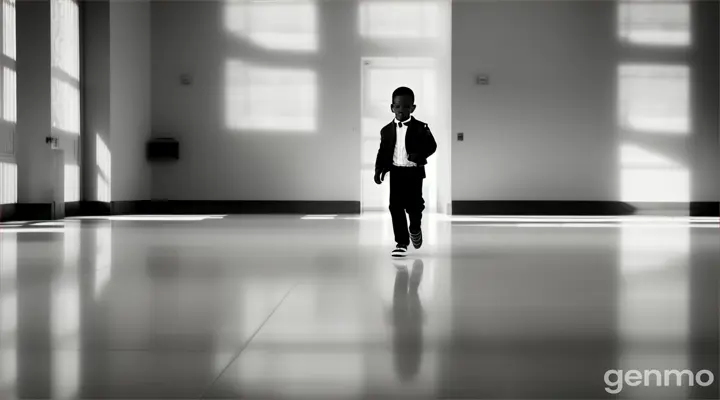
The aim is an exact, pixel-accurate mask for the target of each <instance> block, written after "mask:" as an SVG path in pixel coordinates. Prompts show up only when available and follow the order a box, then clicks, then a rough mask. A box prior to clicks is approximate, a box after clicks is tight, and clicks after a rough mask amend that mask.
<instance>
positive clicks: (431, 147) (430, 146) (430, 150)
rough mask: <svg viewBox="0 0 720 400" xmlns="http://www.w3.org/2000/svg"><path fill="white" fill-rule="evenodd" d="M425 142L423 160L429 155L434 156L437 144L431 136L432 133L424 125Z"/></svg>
mask: <svg viewBox="0 0 720 400" xmlns="http://www.w3.org/2000/svg"><path fill="white" fill-rule="evenodd" d="M424 130H425V140H426V142H425V143H426V144H427V149H426V151H427V155H426V156H425V158H428V157H430V156H431V155H433V154H435V151H436V150H437V142H435V137H434V136H433V134H432V132H430V127H429V126H427V124H425V129H424Z"/></svg>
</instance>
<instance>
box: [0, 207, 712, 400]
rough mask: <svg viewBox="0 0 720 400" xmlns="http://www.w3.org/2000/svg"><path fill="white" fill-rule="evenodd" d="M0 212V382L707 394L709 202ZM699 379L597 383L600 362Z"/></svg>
mask: <svg viewBox="0 0 720 400" xmlns="http://www.w3.org/2000/svg"><path fill="white" fill-rule="evenodd" d="M391 229H392V227H391V223H390V221H389V218H388V216H387V215H386V213H380V214H364V215H362V216H333V215H326V216H301V215H299V216H140V217H113V218H83V219H68V220H65V221H53V222H45V223H33V222H19V223H17V222H13V223H5V224H2V225H0V261H1V264H0V268H1V269H0V274H1V275H0V399H3V400H4V399H8V400H12V399H16V398H23V399H45V398H57V399H75V398H87V399H109V398H112V399H200V398H207V399H217V398H223V399H230V398H243V399H246V398H252V399H256V398H257V399H376V398H377V399H393V398H403V399H425V398H433V399H434V398H443V399H455V398H457V399H461V398H462V399H470V398H476V399H495V398H501V399H520V398H527V399H540V398H543V399H549V398H562V399H570V398H573V399H575V398H577V399H598V398H620V397H621V398H647V399H658V398H672V399H683V398H708V399H709V398H718V397H719V396H718V386H717V380H718V379H720V376H718V268H720V231H719V229H718V220H717V218H715V219H712V218H696V219H690V218H650V217H627V218H608V217H598V218H577V217H567V218H551V217H448V216H442V215H429V216H426V218H425V220H424V231H425V240H426V243H425V245H424V246H423V248H422V249H420V250H411V254H410V256H409V257H408V259H406V260H402V261H398V260H393V259H392V258H391V257H390V250H391V249H392V247H393V243H392V232H391ZM613 369H614V370H629V369H637V370H648V369H654V370H661V371H663V370H672V369H677V370H684V369H688V370H692V371H695V372H697V371H699V370H708V371H712V372H713V373H714V376H715V382H714V383H713V384H712V385H710V386H708V387H703V386H701V385H697V384H696V385H695V386H693V387H688V386H687V385H684V386H683V385H681V386H680V387H678V386H677V385H673V386H670V387H652V386H650V387H647V386H643V385H641V386H637V387H631V386H628V385H625V386H624V387H623V388H622V391H621V393H620V394H619V395H614V394H610V393H608V392H607V391H606V390H605V389H606V388H607V387H608V385H607V384H606V382H605V381H604V374H605V373H606V372H607V371H608V370H613Z"/></svg>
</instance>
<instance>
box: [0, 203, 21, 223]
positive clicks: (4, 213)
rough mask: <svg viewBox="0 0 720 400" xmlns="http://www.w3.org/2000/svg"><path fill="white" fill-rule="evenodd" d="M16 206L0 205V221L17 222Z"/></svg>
mask: <svg viewBox="0 0 720 400" xmlns="http://www.w3.org/2000/svg"><path fill="white" fill-rule="evenodd" d="M16 214H17V204H0V221H3V222H4V221H19V219H16V218H15V215H16Z"/></svg>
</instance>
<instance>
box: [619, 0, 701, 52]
mask: <svg viewBox="0 0 720 400" xmlns="http://www.w3.org/2000/svg"><path fill="white" fill-rule="evenodd" d="M690 23H691V21H690V4H689V2H688V1H687V0H662V1H657V0H640V1H637V0H636V1H627V0H625V1H622V2H621V3H620V4H619V7H618V32H619V35H620V39H621V40H622V41H624V42H627V43H631V44H637V45H649V46H687V45H689V44H690V42H691V33H690V32H691V31H690Z"/></svg>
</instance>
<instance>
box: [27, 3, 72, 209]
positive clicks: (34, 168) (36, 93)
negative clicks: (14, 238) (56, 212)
mask: <svg viewBox="0 0 720 400" xmlns="http://www.w3.org/2000/svg"><path fill="white" fill-rule="evenodd" d="M16 7H17V64H16V65H17V121H18V123H17V134H16V136H15V138H16V144H17V148H16V160H17V165H18V203H46V204H47V203H51V202H52V201H54V200H55V198H54V196H55V194H56V191H57V190H58V187H57V186H56V183H57V182H55V180H54V179H53V178H54V177H53V175H52V172H53V168H54V159H55V154H54V152H53V151H52V150H51V149H50V146H48V145H46V144H45V138H46V137H48V136H51V130H50V124H51V103H50V101H51V91H50V76H51V68H50V61H51V59H50V44H51V42H50V3H49V2H47V1H31V2H18V3H17V6H16ZM60 187H62V184H61V185H60Z"/></svg>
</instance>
